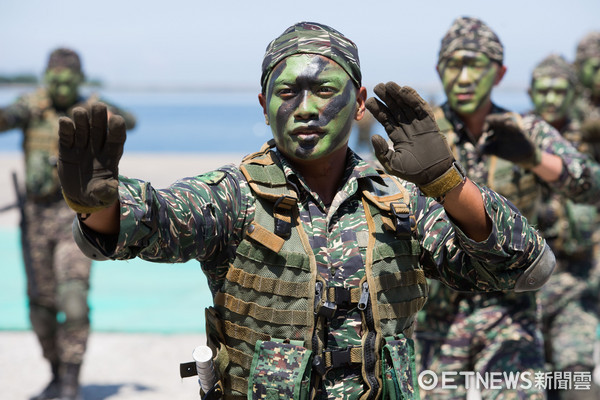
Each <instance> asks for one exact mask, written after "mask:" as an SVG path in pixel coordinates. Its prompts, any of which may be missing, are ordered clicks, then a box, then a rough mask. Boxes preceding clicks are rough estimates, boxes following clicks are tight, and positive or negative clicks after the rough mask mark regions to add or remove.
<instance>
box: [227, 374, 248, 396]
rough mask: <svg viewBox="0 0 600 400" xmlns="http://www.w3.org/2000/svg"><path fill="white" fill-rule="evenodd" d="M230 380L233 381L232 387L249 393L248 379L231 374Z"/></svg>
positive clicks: (237, 390)
mask: <svg viewBox="0 0 600 400" xmlns="http://www.w3.org/2000/svg"><path fill="white" fill-rule="evenodd" d="M229 382H231V389H232V390H235V391H236V392H240V393H248V379H245V378H242V377H241V376H236V375H231V374H230V375H229Z"/></svg>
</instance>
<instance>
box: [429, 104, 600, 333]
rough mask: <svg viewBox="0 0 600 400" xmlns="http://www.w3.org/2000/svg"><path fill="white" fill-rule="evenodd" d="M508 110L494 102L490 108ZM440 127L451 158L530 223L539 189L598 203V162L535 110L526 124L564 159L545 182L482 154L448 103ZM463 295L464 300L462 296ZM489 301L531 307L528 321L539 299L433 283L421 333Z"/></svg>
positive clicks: (543, 145)
mask: <svg viewBox="0 0 600 400" xmlns="http://www.w3.org/2000/svg"><path fill="white" fill-rule="evenodd" d="M503 112H506V110H504V109H502V108H500V107H498V106H496V105H493V108H492V111H491V113H503ZM435 115H436V119H437V122H438V124H439V126H440V130H441V131H442V132H445V133H446V135H447V139H448V145H449V146H450V148H451V149H452V151H453V153H454V156H455V158H456V159H457V160H458V161H459V162H460V163H461V164H462V165H463V167H464V168H465V170H466V171H467V176H468V177H469V178H470V179H472V180H473V181H475V182H478V183H480V184H484V185H486V186H488V187H490V188H491V189H493V190H495V191H496V192H498V193H500V194H502V195H503V196H505V197H506V198H507V199H508V200H510V201H511V202H512V203H513V204H515V205H516V206H517V207H518V208H519V210H521V212H522V213H523V215H524V216H525V217H527V218H528V220H529V221H530V222H532V223H533V222H535V221H536V218H537V216H538V213H539V211H540V207H541V201H542V193H543V190H547V191H548V192H552V193H559V194H561V195H563V196H565V197H567V198H571V199H574V200H576V201H580V202H586V203H593V202H597V197H596V198H594V196H598V189H600V176H599V175H598V166H597V165H596V164H595V163H593V162H592V160H590V159H589V158H588V157H587V156H585V155H583V154H581V153H579V152H578V151H577V150H576V149H575V148H574V147H573V146H572V145H571V144H570V143H569V142H568V141H567V140H566V139H564V138H563V137H562V136H561V135H560V134H559V133H558V132H557V131H556V130H555V129H554V128H553V127H551V126H550V125H549V124H547V123H546V122H545V121H543V120H542V119H541V118H539V117H536V116H534V115H526V116H524V118H523V121H522V122H523V125H524V129H525V130H526V131H527V132H528V133H529V135H530V138H531V139H532V140H533V141H534V142H535V143H536V144H537V145H538V146H539V147H540V148H541V149H543V150H544V151H546V152H548V153H551V154H556V155H558V156H560V157H561V158H562V160H563V164H564V171H563V174H562V175H561V176H560V178H559V179H558V181H556V182H552V183H551V184H548V183H545V182H543V181H542V180H540V179H539V178H537V176H536V175H535V174H534V173H533V172H531V171H528V170H525V169H522V168H520V167H518V166H516V165H514V164H512V163H510V162H508V161H506V160H503V159H500V158H498V157H496V156H488V155H483V154H480V153H479V152H478V150H477V147H476V143H474V142H473V139H472V137H471V136H470V135H469V133H468V132H467V131H466V128H465V126H464V124H463V122H462V121H461V119H460V118H459V117H458V115H457V114H456V113H454V112H453V111H452V110H451V109H450V106H449V105H448V103H445V104H443V105H442V106H441V107H439V108H437V109H436V110H435ZM463 300H464V301H463ZM489 306H497V307H500V308H503V307H515V308H516V309H518V310H520V311H524V310H529V311H530V316H531V319H532V320H535V319H536V318H537V311H536V310H537V301H536V299H535V294H534V293H533V292H527V293H514V292H510V293H503V292H496V293H485V294H467V293H457V292H456V291H453V290H450V289H448V288H447V287H442V286H439V285H437V284H434V285H432V287H431V290H430V294H429V300H428V301H427V304H426V305H425V307H424V308H423V311H422V314H421V315H420V316H419V325H418V328H417V329H418V330H419V332H428V333H426V334H423V336H425V335H431V336H435V335H436V332H443V331H444V329H446V328H447V325H448V324H451V321H452V320H453V319H454V315H455V314H456V313H457V312H459V310H462V311H463V312H474V310H476V309H479V308H484V307H489Z"/></svg>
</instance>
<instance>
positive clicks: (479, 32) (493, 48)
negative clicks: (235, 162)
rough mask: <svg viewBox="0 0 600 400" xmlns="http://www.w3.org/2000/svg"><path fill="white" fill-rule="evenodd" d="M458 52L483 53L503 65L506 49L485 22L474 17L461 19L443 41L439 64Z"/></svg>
mask: <svg viewBox="0 0 600 400" xmlns="http://www.w3.org/2000/svg"><path fill="white" fill-rule="evenodd" d="M456 50H472V51H481V52H482V53H484V54H485V55H487V56H488V57H489V58H490V60H493V61H497V62H499V63H500V64H501V65H502V63H503V61H504V48H503V46H502V43H501V42H500V39H499V38H498V36H496V34H495V33H494V31H492V30H491V29H490V27H489V26H487V25H486V24H485V22H483V21H481V20H480V19H477V18H473V17H460V18H457V19H455V20H454V22H453V23H452V26H451V27H450V29H449V30H448V32H446V35H445V36H444V38H443V39H442V45H441V48H440V53H439V55H438V63H439V62H440V61H442V60H443V59H445V58H447V57H449V56H450V55H451V54H452V53H454V52H455V51H456Z"/></svg>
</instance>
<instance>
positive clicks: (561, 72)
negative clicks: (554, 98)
mask: <svg viewBox="0 0 600 400" xmlns="http://www.w3.org/2000/svg"><path fill="white" fill-rule="evenodd" d="M542 77H552V78H565V79H567V80H568V81H569V83H570V84H571V85H572V86H573V87H575V86H576V85H577V74H576V73H575V70H574V69H573V66H572V65H571V64H570V63H569V62H568V61H567V60H565V58H564V57H563V56H561V55H559V54H550V55H549V56H547V57H546V58H544V59H543V60H542V61H540V62H539V63H538V64H537V65H536V66H535V67H534V69H533V72H532V73H531V87H533V83H534V81H535V80H536V79H539V78H542Z"/></svg>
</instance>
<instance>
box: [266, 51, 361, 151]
mask: <svg viewBox="0 0 600 400" xmlns="http://www.w3.org/2000/svg"><path fill="white" fill-rule="evenodd" d="M356 96H357V95H356V87H355V86H354V83H353V82H352V80H351V79H350V77H349V76H348V74H347V73H346V72H345V71H344V69H343V68H342V67H340V66H339V65H338V64H337V63H335V62H334V61H332V60H330V59H328V58H326V57H323V56H320V55H315V54H299V55H294V56H290V57H287V58H285V59H284V60H283V61H281V62H280V63H279V64H278V65H277V66H276V67H275V69H274V70H273V72H272V74H271V76H270V77H269V82H268V84H267V93H266V109H267V117H268V119H269V121H271V130H272V132H273V137H274V138H275V142H276V143H277V148H278V149H279V150H280V151H282V152H283V153H284V154H285V155H286V156H287V157H289V158H291V159H294V158H295V159H301V160H315V159H319V158H321V157H323V156H326V155H329V154H331V153H332V152H334V151H335V150H338V149H340V148H341V147H342V146H344V145H345V144H346V143H347V142H348V138H349V136H350V132H351V128H352V121H353V119H354V115H355V113H356V107H357V102H356V99H357V98H356Z"/></svg>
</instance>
